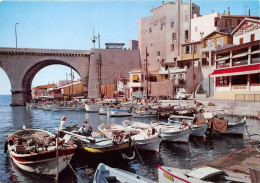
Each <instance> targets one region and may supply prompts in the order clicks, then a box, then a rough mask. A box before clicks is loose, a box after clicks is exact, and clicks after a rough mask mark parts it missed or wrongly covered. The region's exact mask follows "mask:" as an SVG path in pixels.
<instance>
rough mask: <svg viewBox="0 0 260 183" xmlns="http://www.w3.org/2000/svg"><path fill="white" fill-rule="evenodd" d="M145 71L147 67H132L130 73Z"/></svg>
mask: <svg viewBox="0 0 260 183" xmlns="http://www.w3.org/2000/svg"><path fill="white" fill-rule="evenodd" d="M142 71H145V69H132V70H131V71H129V73H131V72H142Z"/></svg>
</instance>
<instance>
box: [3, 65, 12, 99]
mask: <svg viewBox="0 0 260 183" xmlns="http://www.w3.org/2000/svg"><path fill="white" fill-rule="evenodd" d="M0 78H1V84H0V95H11V82H10V79H9V78H8V76H7V74H6V73H5V71H4V70H3V69H2V68H1V67H0Z"/></svg>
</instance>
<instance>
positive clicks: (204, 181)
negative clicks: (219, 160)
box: [158, 165, 251, 183]
mask: <svg viewBox="0 0 260 183" xmlns="http://www.w3.org/2000/svg"><path fill="white" fill-rule="evenodd" d="M158 177H159V183H172V182H175V183H193V182H194V183H209V182H212V183H213V182H236V183H247V182H248V183H249V182H251V181H250V179H249V178H248V177H247V176H243V175H241V174H240V173H234V172H229V171H223V170H219V169H216V168H212V167H209V166H205V167H201V168H194V169H192V170H187V169H180V168H173V167H165V166H160V165H158Z"/></svg>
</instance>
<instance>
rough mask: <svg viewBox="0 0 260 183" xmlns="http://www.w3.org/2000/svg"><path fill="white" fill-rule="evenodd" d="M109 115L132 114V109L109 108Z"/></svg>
mask: <svg viewBox="0 0 260 183" xmlns="http://www.w3.org/2000/svg"><path fill="white" fill-rule="evenodd" d="M109 116H111V117H120V116H132V111H131V110H130V109H129V110H125V109H109Z"/></svg>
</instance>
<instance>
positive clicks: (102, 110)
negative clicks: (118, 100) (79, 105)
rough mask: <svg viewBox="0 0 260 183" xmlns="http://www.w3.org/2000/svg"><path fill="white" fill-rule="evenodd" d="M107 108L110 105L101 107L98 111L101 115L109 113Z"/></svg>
mask: <svg viewBox="0 0 260 183" xmlns="http://www.w3.org/2000/svg"><path fill="white" fill-rule="evenodd" d="M107 110H109V107H108V106H104V107H100V108H99V111H98V114H100V115H107Z"/></svg>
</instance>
